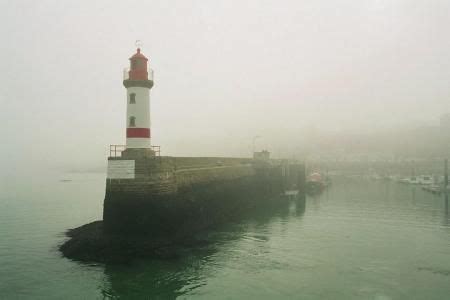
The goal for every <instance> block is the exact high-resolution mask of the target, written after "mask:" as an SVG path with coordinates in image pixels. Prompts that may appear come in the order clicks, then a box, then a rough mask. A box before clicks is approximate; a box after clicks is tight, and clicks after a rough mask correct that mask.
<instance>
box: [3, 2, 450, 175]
mask: <svg viewBox="0 0 450 300" xmlns="http://www.w3.org/2000/svg"><path fill="white" fill-rule="evenodd" d="M449 12H450V2H449V1H446V0H442V1H438V0H434V1H422V0H407V1H406V0H405V1H401V0H398V1H392V0H390V1H388V0H385V1H384V0H378V1H376V0H371V1H365V0H360V1H354V0H351V1H350V0H349V1H344V0H342V1H324V0H320V1H319V0H313V1H256V0H255V1H243V0H239V1H229V0H228V1H117V2H113V1H83V2H82V1H6V0H3V1H1V2H0V18H1V26H0V34H1V37H2V45H1V47H0V58H1V60H0V67H1V70H2V72H1V74H0V79H1V85H0V102H1V108H0V117H1V119H2V120H3V126H2V127H0V128H1V129H0V134H1V137H2V139H1V141H2V142H1V148H0V149H1V150H0V154H1V155H0V160H1V162H0V163H1V165H2V169H3V170H2V172H0V173H2V174H3V175H5V174H9V173H11V172H14V171H17V170H26V169H47V168H50V169H51V168H57V169H67V170H69V169H96V168H99V169H101V168H103V167H104V165H105V163H106V156H107V154H108V147H109V144H124V142H125V109H126V100H125V88H124V87H123V85H122V71H123V68H125V67H127V65H128V58H129V57H130V56H131V55H132V54H133V53H134V52H135V50H136V47H135V40H141V41H142V43H143V47H142V51H143V53H144V54H145V55H146V56H147V57H148V58H149V64H150V68H152V69H153V70H154V72H155V80H154V82H155V85H154V87H153V88H152V90H151V122H152V144H154V145H161V149H162V155H183V156H202V155H208V156H249V155H250V154H251V149H252V141H253V138H254V137H255V136H260V138H257V139H256V140H255V143H256V148H257V149H260V148H263V147H264V148H267V149H269V150H270V151H272V152H273V154H274V156H276V157H297V158H305V157H307V156H308V155H309V154H310V153H311V151H319V150H320V151H322V150H324V149H323V148H321V145H324V146H323V147H326V146H327V145H330V143H322V144H321V143H316V144H313V143H314V142H315V141H317V139H318V136H321V137H323V139H326V140H327V141H330V140H333V139H338V140H343V141H345V138H344V137H345V136H347V135H359V136H363V137H365V138H362V139H361V141H362V142H363V143H365V142H366V141H370V139H371V138H370V137H371V136H373V135H380V134H381V135H382V134H383V133H390V134H391V135H392V132H399V131H401V130H414V129H417V128H421V127H428V128H433V126H435V127H436V126H439V117H440V116H441V115H442V114H444V113H447V112H450V102H449V100H450V89H449V78H450V39H449V28H450V18H449ZM425 136H426V134H425ZM341 138H342V139H341ZM394 139H395V138H394ZM398 139H401V135H399V137H398ZM380 140H381V141H384V139H380ZM391 140H392V137H391ZM412 147H414V145H413V146H412ZM325 150H326V149H325ZM369 150H370V149H369ZM397 152H398V151H397ZM397 154H398V153H397Z"/></svg>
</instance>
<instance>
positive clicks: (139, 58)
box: [128, 48, 148, 80]
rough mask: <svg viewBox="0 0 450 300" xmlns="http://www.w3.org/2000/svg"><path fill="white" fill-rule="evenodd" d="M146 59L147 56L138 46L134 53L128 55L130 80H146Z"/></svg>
mask: <svg viewBox="0 0 450 300" xmlns="http://www.w3.org/2000/svg"><path fill="white" fill-rule="evenodd" d="M147 61H148V59H147V57H145V56H144V55H143V54H142V53H141V49H140V48H138V49H137V52H136V54H134V55H133V56H132V57H130V71H129V72H128V75H129V79H130V80H148V71H147Z"/></svg>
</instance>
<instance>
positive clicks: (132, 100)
mask: <svg viewBox="0 0 450 300" xmlns="http://www.w3.org/2000/svg"><path fill="white" fill-rule="evenodd" d="M135 103H136V94H135V93H132V94H130V104H135Z"/></svg>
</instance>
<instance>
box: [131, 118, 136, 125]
mask: <svg viewBox="0 0 450 300" xmlns="http://www.w3.org/2000/svg"><path fill="white" fill-rule="evenodd" d="M130 127H136V117H130Z"/></svg>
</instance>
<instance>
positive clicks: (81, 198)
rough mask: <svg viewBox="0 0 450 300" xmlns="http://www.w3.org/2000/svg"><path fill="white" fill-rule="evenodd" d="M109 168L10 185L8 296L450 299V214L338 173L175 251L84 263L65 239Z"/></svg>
mask: <svg viewBox="0 0 450 300" xmlns="http://www.w3.org/2000/svg"><path fill="white" fill-rule="evenodd" d="M104 185H105V175H104V174H97V173H54V174H47V175H45V176H44V175H40V176H32V177H29V178H16V179H15V178H11V179H10V180H8V182H4V183H3V184H2V185H1V187H2V189H0V299H103V298H113V299H118V298H123V299H141V298H142V299H144V298H145V299H174V298H179V299H439V300H441V299H450V217H449V209H448V201H446V200H445V198H444V197H443V196H435V195H432V194H430V193H427V192H424V191H422V190H421V189H420V187H418V186H408V185H402V184H398V183H393V182H385V181H370V180H368V179H362V178H343V177H336V178H333V184H332V186H331V187H330V188H329V189H328V190H327V191H325V192H324V193H322V194H321V195H318V196H315V197H307V198H306V200H298V201H293V202H292V203H291V204H290V205H289V206H284V207H280V208H279V209H277V210H274V211H260V212H255V213H254V214H253V215H252V216H250V217H248V218H247V219H245V220H242V221H240V222H238V223H233V224H226V225H223V226H221V227H219V228H217V229H215V230H213V231H210V232H208V233H205V234H203V235H202V236H201V238H202V239H203V240H206V241H208V242H207V243H201V244H199V245H198V246H195V247H190V248H182V249H180V250H179V253H178V256H177V257H175V258H171V259H165V260H163V259H147V260H137V261H134V262H132V263H129V264H125V265H98V264H83V263H79V262H75V261H71V260H68V259H66V258H64V257H62V256H61V254H60V253H59V252H58V250H57V247H58V245H60V244H61V243H63V242H64V241H65V239H66V237H65V236H64V231H65V230H67V229H68V228H73V227H76V226H80V225H83V224H85V223H88V222H91V221H94V220H98V219H101V216H102V204H103V197H104Z"/></svg>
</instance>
